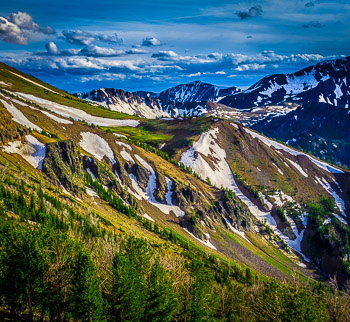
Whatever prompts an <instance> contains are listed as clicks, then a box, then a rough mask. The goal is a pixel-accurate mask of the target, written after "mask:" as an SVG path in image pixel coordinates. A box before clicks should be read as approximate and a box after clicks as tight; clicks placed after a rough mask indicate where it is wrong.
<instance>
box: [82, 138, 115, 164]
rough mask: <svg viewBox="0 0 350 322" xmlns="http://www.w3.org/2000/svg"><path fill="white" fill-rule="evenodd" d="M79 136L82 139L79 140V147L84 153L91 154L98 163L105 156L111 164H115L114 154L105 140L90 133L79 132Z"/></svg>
mask: <svg viewBox="0 0 350 322" xmlns="http://www.w3.org/2000/svg"><path fill="white" fill-rule="evenodd" d="M80 135H81V137H82V139H81V140H80V142H79V145H80V146H81V147H82V148H83V149H84V150H85V151H86V152H89V153H90V154H92V155H93V156H94V157H95V158H96V159H97V160H99V161H101V160H102V159H103V157H104V156H106V157H107V158H108V159H109V160H110V161H111V162H112V164H114V163H115V160H114V153H113V151H112V149H111V148H110V146H109V144H108V143H107V141H106V140H105V139H103V138H101V137H100V136H98V135H97V134H94V133H90V132H81V133H80Z"/></svg>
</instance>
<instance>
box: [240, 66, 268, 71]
mask: <svg viewBox="0 0 350 322" xmlns="http://www.w3.org/2000/svg"><path fill="white" fill-rule="evenodd" d="M265 67H266V65H265V64H261V65H260V64H243V65H239V66H238V67H236V68H235V70H237V71H239V72H243V71H247V70H259V69H264V68H265Z"/></svg>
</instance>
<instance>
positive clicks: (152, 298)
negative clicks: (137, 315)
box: [145, 259, 176, 321]
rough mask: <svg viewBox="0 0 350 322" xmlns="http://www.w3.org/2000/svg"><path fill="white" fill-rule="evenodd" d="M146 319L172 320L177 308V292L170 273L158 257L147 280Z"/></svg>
mask: <svg viewBox="0 0 350 322" xmlns="http://www.w3.org/2000/svg"><path fill="white" fill-rule="evenodd" d="M147 286H148V287H147V290H148V292H147V293H148V294H147V302H146V309H145V320H146V321H171V320H172V317H173V314H174V312H175V310H176V301H175V293H174V290H173V284H172V281H171V279H170V276H169V273H168V272H167V271H166V270H165V269H164V267H163V266H162V265H160V263H159V259H156V261H155V262H154V264H153V265H152V268H151V272H150V275H149V277H148V280H147Z"/></svg>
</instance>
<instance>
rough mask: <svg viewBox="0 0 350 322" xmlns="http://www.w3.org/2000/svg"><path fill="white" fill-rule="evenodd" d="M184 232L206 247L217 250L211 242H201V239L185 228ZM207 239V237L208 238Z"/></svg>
mask: <svg viewBox="0 0 350 322" xmlns="http://www.w3.org/2000/svg"><path fill="white" fill-rule="evenodd" d="M184 230H185V231H186V232H187V233H188V234H190V235H191V236H192V237H193V238H194V239H196V240H198V241H199V242H200V243H202V244H204V245H205V246H207V247H209V248H211V249H214V250H217V249H216V247H215V246H214V245H213V244H212V243H211V242H210V241H209V240H201V239H199V238H197V237H196V236H195V235H193V234H192V233H191V232H190V231H189V230H188V229H187V228H184ZM206 237H207V236H206Z"/></svg>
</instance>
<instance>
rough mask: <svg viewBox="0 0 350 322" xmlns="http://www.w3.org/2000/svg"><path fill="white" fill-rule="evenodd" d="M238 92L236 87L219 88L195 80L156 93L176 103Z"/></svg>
mask: <svg viewBox="0 0 350 322" xmlns="http://www.w3.org/2000/svg"><path fill="white" fill-rule="evenodd" d="M237 92H240V89H239V88H237V87H229V88H220V87H217V86H215V85H212V84H207V83H203V82H201V81H195V82H191V83H188V84H180V85H177V86H175V87H172V88H168V89H166V90H164V91H162V92H160V93H159V94H158V96H157V97H158V98H159V99H161V100H163V101H167V102H169V101H173V102H176V103H185V102H205V101H217V100H219V99H220V98H221V97H223V96H227V95H232V94H234V93H237Z"/></svg>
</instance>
